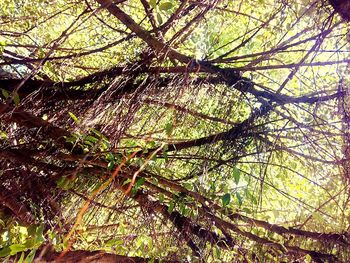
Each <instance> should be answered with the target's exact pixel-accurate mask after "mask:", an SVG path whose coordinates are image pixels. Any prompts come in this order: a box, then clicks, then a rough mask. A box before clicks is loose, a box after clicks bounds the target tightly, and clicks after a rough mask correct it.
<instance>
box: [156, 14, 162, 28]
mask: <svg viewBox="0 0 350 263" xmlns="http://www.w3.org/2000/svg"><path fill="white" fill-rule="evenodd" d="M157 22H158V24H159V25H161V24H163V18H162V16H161V15H160V14H159V13H157Z"/></svg>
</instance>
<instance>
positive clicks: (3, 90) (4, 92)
mask: <svg viewBox="0 0 350 263" xmlns="http://www.w3.org/2000/svg"><path fill="white" fill-rule="evenodd" d="M1 93H2V96H4V98H5V99H8V97H9V96H10V94H9V93H8V91H7V90H5V89H1Z"/></svg>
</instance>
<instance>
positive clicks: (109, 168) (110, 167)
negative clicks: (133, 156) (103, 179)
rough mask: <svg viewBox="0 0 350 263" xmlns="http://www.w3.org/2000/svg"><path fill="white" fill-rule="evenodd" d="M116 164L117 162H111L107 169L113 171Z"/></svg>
mask: <svg viewBox="0 0 350 263" xmlns="http://www.w3.org/2000/svg"><path fill="white" fill-rule="evenodd" d="M114 164H115V161H114V160H112V161H110V162H109V163H108V165H107V169H108V170H113V168H114Z"/></svg>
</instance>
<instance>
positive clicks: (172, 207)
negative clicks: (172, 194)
mask: <svg viewBox="0 0 350 263" xmlns="http://www.w3.org/2000/svg"><path fill="white" fill-rule="evenodd" d="M174 207H175V203H174V202H173V201H171V202H170V203H169V207H168V212H169V213H171V212H173V210H174Z"/></svg>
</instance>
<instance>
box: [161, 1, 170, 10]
mask: <svg viewBox="0 0 350 263" xmlns="http://www.w3.org/2000/svg"><path fill="white" fill-rule="evenodd" d="M172 7H173V4H172V3H171V2H165V3H162V4H160V6H159V9H160V10H163V11H166V10H169V9H171V8H172Z"/></svg>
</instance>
